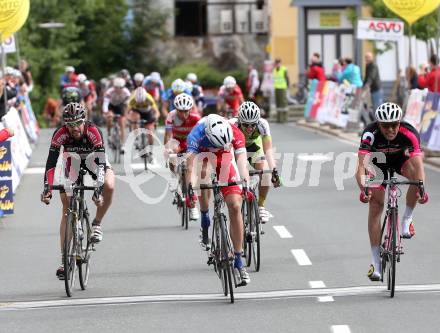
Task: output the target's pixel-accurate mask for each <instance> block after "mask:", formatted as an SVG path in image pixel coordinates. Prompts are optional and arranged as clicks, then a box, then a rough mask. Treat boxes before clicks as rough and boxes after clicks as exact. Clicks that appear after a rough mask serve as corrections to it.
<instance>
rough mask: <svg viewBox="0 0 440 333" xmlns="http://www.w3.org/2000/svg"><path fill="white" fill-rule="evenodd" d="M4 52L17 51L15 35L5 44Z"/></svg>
mask: <svg viewBox="0 0 440 333" xmlns="http://www.w3.org/2000/svg"><path fill="white" fill-rule="evenodd" d="M3 50H4V51H5V53H14V52H15V51H16V49H15V37H14V35H11V37H9V38H8V39H6V40H5V41H4V42H3Z"/></svg>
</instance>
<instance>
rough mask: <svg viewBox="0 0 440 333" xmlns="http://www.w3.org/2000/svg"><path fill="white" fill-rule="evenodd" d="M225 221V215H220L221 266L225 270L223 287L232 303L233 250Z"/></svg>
mask: <svg viewBox="0 0 440 333" xmlns="http://www.w3.org/2000/svg"><path fill="white" fill-rule="evenodd" d="M226 223H227V222H226V217H225V216H224V215H222V219H221V221H220V229H221V248H222V252H221V257H222V266H223V269H224V270H225V274H224V284H225V289H227V291H229V297H230V299H231V303H234V289H233V285H232V283H233V281H232V279H233V272H234V266H233V265H234V260H233V258H232V259H231V253H233V251H231V248H230V247H229V242H228V237H229V235H228V229H227V227H226ZM225 296H227V292H226V293H225Z"/></svg>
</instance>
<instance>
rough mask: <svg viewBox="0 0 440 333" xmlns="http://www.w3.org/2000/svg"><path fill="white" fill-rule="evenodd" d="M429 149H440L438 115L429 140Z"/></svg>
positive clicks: (439, 120)
mask: <svg viewBox="0 0 440 333" xmlns="http://www.w3.org/2000/svg"><path fill="white" fill-rule="evenodd" d="M427 147H428V149H429V150H433V151H440V116H439V115H437V118H436V119H435V123H434V127H433V129H432V132H431V137H430V138H429V142H428V146H427Z"/></svg>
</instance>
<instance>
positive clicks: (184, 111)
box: [176, 109, 189, 113]
mask: <svg viewBox="0 0 440 333" xmlns="http://www.w3.org/2000/svg"><path fill="white" fill-rule="evenodd" d="M176 110H177V111H179V112H182V113H188V112H189V110H180V109H176Z"/></svg>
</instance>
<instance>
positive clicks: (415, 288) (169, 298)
mask: <svg viewBox="0 0 440 333" xmlns="http://www.w3.org/2000/svg"><path fill="white" fill-rule="evenodd" d="M396 292H398V293H430V292H431V293H440V284H421V285H402V286H396ZM234 295H235V299H237V300H264V299H266V300H275V299H289V298H311V297H325V296H332V297H348V296H366V295H378V296H380V297H389V291H388V290H387V289H386V286H385V285H380V286H358V287H343V288H324V289H296V290H295V289H293V290H273V291H259V292H248V293H244V292H236V293H235V294H234ZM226 299H227V298H225V297H224V296H223V294H183V295H154V296H120V297H102V298H75V299H67V298H66V299H57V300H45V301H30V302H6V303H0V312H1V311H12V310H29V309H43V308H59V307H69V306H97V305H122V304H144V303H180V302H216V301H222V300H223V301H225V300H226Z"/></svg>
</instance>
